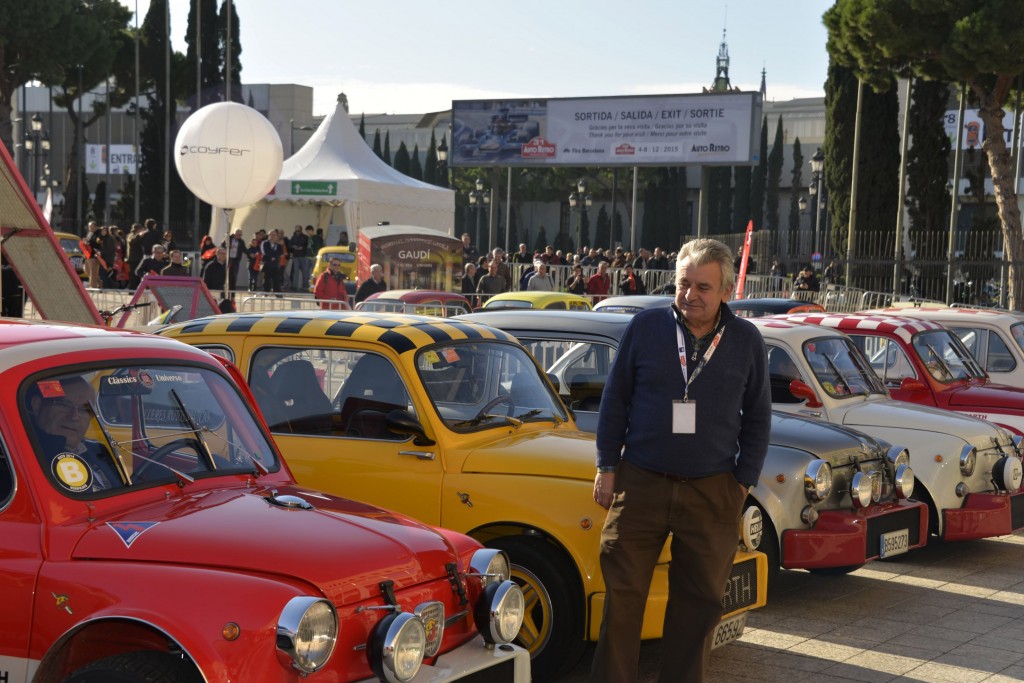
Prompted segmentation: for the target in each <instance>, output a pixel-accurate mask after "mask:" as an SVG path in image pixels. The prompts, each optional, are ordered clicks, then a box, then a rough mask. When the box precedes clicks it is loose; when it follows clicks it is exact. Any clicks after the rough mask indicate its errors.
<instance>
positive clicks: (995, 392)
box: [949, 382, 1024, 410]
mask: <svg viewBox="0 0 1024 683" xmlns="http://www.w3.org/2000/svg"><path fill="white" fill-rule="evenodd" d="M949 405H951V406H958V407H964V408H1007V409H1017V410H1024V389H1020V388H1018V387H1011V386H1007V385H1005V384H994V383H992V382H986V383H984V384H963V385H961V386H959V387H956V388H954V389H951V390H949Z"/></svg>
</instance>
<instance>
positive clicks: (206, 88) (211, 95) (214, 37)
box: [185, 0, 234, 109]
mask: <svg viewBox="0 0 1024 683" xmlns="http://www.w3.org/2000/svg"><path fill="white" fill-rule="evenodd" d="M197 3H198V5H199V7H198V10H199V12H200V13H201V15H200V16H199V17H197V16H196V10H197V7H196V4H197ZM190 4H191V7H190V9H189V13H188V30H187V31H186V33H185V44H186V45H187V46H188V48H187V50H186V52H185V61H186V63H187V65H188V68H187V71H186V74H187V75H188V78H186V79H185V82H186V84H187V85H186V87H185V91H186V92H189V93H192V95H193V97H194V98H195V99H194V100H192V104H193V106H194V108H195V109H198V108H200V107H202V106H204V105H207V104H210V103H211V102H217V101H219V99H220V98H219V97H218V95H219V94H220V91H219V86H220V84H221V62H220V54H221V45H220V28H219V25H218V21H217V5H216V4H215V3H213V2H210V1H209V0H191V3H190ZM233 19H234V17H232V20H233ZM197 22H198V24H199V41H200V45H199V56H200V57H201V60H202V61H201V62H200V65H199V87H200V91H199V92H198V93H196V92H194V91H193V88H195V83H196V79H195V75H196V44H195V42H196V24H197Z"/></svg>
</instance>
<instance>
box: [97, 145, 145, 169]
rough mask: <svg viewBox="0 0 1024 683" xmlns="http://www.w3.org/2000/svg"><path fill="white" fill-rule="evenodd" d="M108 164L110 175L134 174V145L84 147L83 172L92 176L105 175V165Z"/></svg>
mask: <svg viewBox="0 0 1024 683" xmlns="http://www.w3.org/2000/svg"><path fill="white" fill-rule="evenodd" d="M108 163H109V164H110V174H111V175H121V174H122V173H129V174H132V175H134V174H135V145H110V146H109V153H108V146H107V145H86V146H85V172H86V173H89V174H92V175H105V174H106V173H107V164H108Z"/></svg>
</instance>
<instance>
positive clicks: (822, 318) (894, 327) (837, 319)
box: [780, 313, 944, 344]
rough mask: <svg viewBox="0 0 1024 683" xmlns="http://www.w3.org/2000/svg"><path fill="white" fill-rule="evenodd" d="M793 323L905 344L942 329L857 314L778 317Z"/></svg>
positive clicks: (800, 314)
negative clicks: (874, 334)
mask: <svg viewBox="0 0 1024 683" xmlns="http://www.w3.org/2000/svg"><path fill="white" fill-rule="evenodd" d="M780 317H782V318H783V319H785V320H791V321H793V322H803V323H810V324H812V325H821V326H822V327H831V328H832V329H835V330H839V331H841V332H858V331H859V332H866V331H871V332H876V331H877V332H882V333H884V334H887V335H896V336H897V337H899V338H900V339H902V340H903V341H904V342H906V343H907V344H909V343H910V340H911V338H912V337H913V336H914V335H915V334H917V333H918V332H924V331H926V330H941V329H944V328H943V326H942V325H940V324H938V323H933V322H929V321H927V320H914V319H912V318H897V317H895V316H889V315H862V314H857V313H794V314H791V315H785V316H780Z"/></svg>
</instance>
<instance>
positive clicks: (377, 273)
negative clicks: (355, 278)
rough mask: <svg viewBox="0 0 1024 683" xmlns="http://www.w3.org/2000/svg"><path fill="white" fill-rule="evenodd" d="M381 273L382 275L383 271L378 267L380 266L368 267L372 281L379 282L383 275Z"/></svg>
mask: <svg viewBox="0 0 1024 683" xmlns="http://www.w3.org/2000/svg"><path fill="white" fill-rule="evenodd" d="M383 275H384V271H383V270H382V269H380V268H371V269H370V277H372V278H373V281H374V282H380V279H381V277H383Z"/></svg>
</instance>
